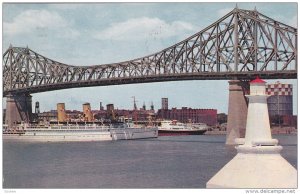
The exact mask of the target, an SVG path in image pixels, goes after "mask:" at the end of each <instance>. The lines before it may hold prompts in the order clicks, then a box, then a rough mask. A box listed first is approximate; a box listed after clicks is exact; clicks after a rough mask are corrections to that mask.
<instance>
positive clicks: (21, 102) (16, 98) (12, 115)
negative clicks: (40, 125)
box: [5, 94, 32, 128]
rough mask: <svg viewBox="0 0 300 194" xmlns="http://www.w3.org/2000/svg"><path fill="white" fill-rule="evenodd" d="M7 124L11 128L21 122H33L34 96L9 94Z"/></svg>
mask: <svg viewBox="0 0 300 194" xmlns="http://www.w3.org/2000/svg"><path fill="white" fill-rule="evenodd" d="M6 97H7V100H6V114H5V124H7V125H8V127H9V128H11V127H14V126H15V125H16V124H17V123H19V122H22V121H23V122H25V123H28V122H30V121H31V120H32V96H31V95H30V94H18V95H16V94H9V95H7V96H6Z"/></svg>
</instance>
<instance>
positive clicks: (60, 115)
mask: <svg viewBox="0 0 300 194" xmlns="http://www.w3.org/2000/svg"><path fill="white" fill-rule="evenodd" d="M57 121H58V122H66V121H67V114H66V111H65V103H58V104H57Z"/></svg>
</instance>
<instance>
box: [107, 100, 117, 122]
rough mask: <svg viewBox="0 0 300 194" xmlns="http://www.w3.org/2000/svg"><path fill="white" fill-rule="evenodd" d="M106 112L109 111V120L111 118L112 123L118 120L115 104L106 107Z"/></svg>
mask: <svg viewBox="0 0 300 194" xmlns="http://www.w3.org/2000/svg"><path fill="white" fill-rule="evenodd" d="M106 110H107V118H109V119H110V120H112V121H114V120H116V116H115V111H114V104H108V105H106Z"/></svg>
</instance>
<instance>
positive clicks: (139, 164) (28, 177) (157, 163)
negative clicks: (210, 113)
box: [3, 135, 297, 188]
mask: <svg viewBox="0 0 300 194" xmlns="http://www.w3.org/2000/svg"><path fill="white" fill-rule="evenodd" d="M274 138H277V139H279V142H280V145H282V146H283V151H282V153H281V155H282V156H283V157H284V158H286V159H287V160H288V161H289V162H290V163H291V164H292V165H293V166H294V167H296V168H297V166H296V165H297V136H296V135H277V136H274ZM224 142H225V136H224V135H200V136H199V135H198V136H175V137H174V136H173V137H159V138H157V139H143V140H130V141H125V140H124V141H109V142H80V143H78V142H77V143H74V142H69V143H21V142H4V143H3V187H4V188H205V184H206V182H207V181H208V180H209V179H210V178H211V177H212V176H213V175H214V174H215V173H216V172H218V171H219V170H220V169H221V168H222V167H223V166H224V165H225V164H226V163H227V162H228V161H229V160H231V159H232V158H233V157H234V156H235V155H236V150H235V149H234V148H233V147H227V146H225V144H224Z"/></svg>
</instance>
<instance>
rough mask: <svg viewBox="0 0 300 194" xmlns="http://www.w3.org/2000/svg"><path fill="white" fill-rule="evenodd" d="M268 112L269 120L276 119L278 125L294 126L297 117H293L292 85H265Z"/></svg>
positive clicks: (277, 83) (278, 83)
mask: <svg viewBox="0 0 300 194" xmlns="http://www.w3.org/2000/svg"><path fill="white" fill-rule="evenodd" d="M266 94H268V95H270V97H269V98H268V100H267V102H268V111H269V115H270V118H271V120H272V119H274V118H276V119H278V124H279V125H288V126H296V125H297V117H296V116H293V85H292V84H285V83H280V82H279V81H278V82H276V83H273V84H267V85H266Z"/></svg>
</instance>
